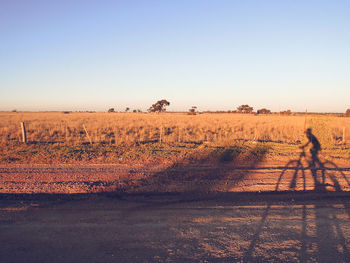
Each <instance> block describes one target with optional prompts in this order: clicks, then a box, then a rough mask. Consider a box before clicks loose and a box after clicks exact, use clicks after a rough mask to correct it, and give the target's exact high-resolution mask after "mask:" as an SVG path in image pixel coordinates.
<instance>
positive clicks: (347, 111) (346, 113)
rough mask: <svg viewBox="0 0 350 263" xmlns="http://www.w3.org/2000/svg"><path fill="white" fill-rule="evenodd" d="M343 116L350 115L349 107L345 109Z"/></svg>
mask: <svg viewBox="0 0 350 263" xmlns="http://www.w3.org/2000/svg"><path fill="white" fill-rule="evenodd" d="M345 116H346V117H350V109H347V110H346V112H345Z"/></svg>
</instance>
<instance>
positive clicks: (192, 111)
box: [188, 106, 197, 115]
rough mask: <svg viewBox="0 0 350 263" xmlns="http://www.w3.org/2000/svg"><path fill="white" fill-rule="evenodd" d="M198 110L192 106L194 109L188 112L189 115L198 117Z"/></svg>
mask: <svg viewBox="0 0 350 263" xmlns="http://www.w3.org/2000/svg"><path fill="white" fill-rule="evenodd" d="M196 109H197V107H196V106H192V108H191V109H189V110H188V114H189V115H196V114H197V113H196Z"/></svg>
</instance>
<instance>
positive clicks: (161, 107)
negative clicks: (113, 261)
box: [14, 99, 350, 117]
mask: <svg viewBox="0 0 350 263" xmlns="http://www.w3.org/2000/svg"><path fill="white" fill-rule="evenodd" d="M169 105H170V102H169V101H167V100H166V99H162V100H158V101H157V102H156V103H154V104H152V106H151V107H150V108H149V109H148V110H147V111H148V112H158V113H161V112H165V111H166V107H167V106H169ZM129 111H130V108H129V107H126V108H125V112H129ZM14 112H15V111H14ZM108 112H110V113H112V112H116V111H115V109H114V108H110V109H108ZM132 112H134V113H137V112H142V111H141V110H140V109H134V110H132ZM215 112H216V113H242V114H259V115H261V114H272V113H273V112H271V110H269V109H266V108H262V109H258V110H257V111H256V112H254V108H253V107H251V106H249V105H248V104H242V105H240V106H238V107H237V108H236V110H229V111H215ZM215 112H212V111H207V113H215ZM197 113H198V111H197V106H192V107H191V108H190V109H189V110H188V114H189V115H196V114H197ZM274 113H275V114H276V113H277V114H278V112H274ZM279 114H281V115H291V114H292V111H291V110H289V109H288V110H284V111H280V112H279ZM294 114H298V113H294ZM337 116H345V117H350V109H347V110H346V111H345V113H344V114H338V115H337Z"/></svg>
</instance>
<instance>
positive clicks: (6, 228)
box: [0, 191, 350, 263]
mask: <svg viewBox="0 0 350 263" xmlns="http://www.w3.org/2000/svg"><path fill="white" fill-rule="evenodd" d="M349 215H350V196H349V195H348V194H347V193H342V195H340V194H339V193H315V192H312V191H311V192H307V193H293V192H288V193H261V194H259V193H231V194H229V193H227V194H211V195H210V196H209V195H204V194H201V195H199V194H191V195H188V194H167V195H162V194H159V195H135V194H134V195H123V196H118V195H107V194H102V195H91V194H90V195H44V194H42V195H4V194H3V195H0V226H1V227H0V262H36V263H39V262H50V263H54V262H350V251H349V249H350V222H349Z"/></svg>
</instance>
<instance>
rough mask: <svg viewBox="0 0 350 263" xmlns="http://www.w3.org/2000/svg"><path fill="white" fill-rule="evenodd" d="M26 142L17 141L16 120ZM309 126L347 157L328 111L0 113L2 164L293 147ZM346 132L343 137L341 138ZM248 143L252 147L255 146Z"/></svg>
mask: <svg viewBox="0 0 350 263" xmlns="http://www.w3.org/2000/svg"><path fill="white" fill-rule="evenodd" d="M21 122H24V123H25V126H26V131H27V140H28V143H27V144H23V143H22V142H21V138H22V135H21V126H20V123H21ZM308 127H311V128H312V129H313V133H314V134H315V136H316V137H317V138H318V139H319V140H320V142H321V145H322V148H323V149H324V150H327V149H328V150H329V151H331V152H333V153H335V152H336V153H337V154H338V155H340V156H343V157H347V156H348V152H349V151H348V148H347V146H346V144H344V142H346V140H348V139H350V136H349V135H350V118H344V117H336V116H328V115H313V114H309V115H307V116H305V115H289V116H284V115H278V114H270V115H254V114H227V113H204V114H197V115H188V114H186V113H162V114H156V113H155V114H149V113H63V112H47V113H46V112H40V113H37V112H1V113H0V145H1V155H2V157H1V160H0V161H1V162H2V163H9V162H27V163H28V162H29V163H30V162H35V163H36V162H39V163H41V162H70V161H72V160H74V161H90V162H98V163H101V162H106V163H110V162H117V161H121V160H125V159H135V158H136V159H157V158H158V157H166V156H168V157H174V156H177V157H179V158H182V157H183V156H184V155H187V154H189V153H193V152H194V151H196V152H197V153H198V152H203V151H204V150H203V145H205V146H206V147H209V146H210V147H216V148H218V147H219V148H221V147H232V146H237V145H238V146H239V147H241V150H242V149H243V150H244V149H246V148H249V147H250V146H251V145H253V144H256V143H259V145H262V144H263V145H264V147H265V146H266V145H268V146H269V148H270V152H278V153H280V152H283V151H284V152H288V151H290V152H291V153H292V152H295V150H296V149H298V145H301V143H305V142H306V138H305V134H304V130H305V128H308ZM344 131H345V138H343V137H344ZM254 148H256V147H255V146H254Z"/></svg>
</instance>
